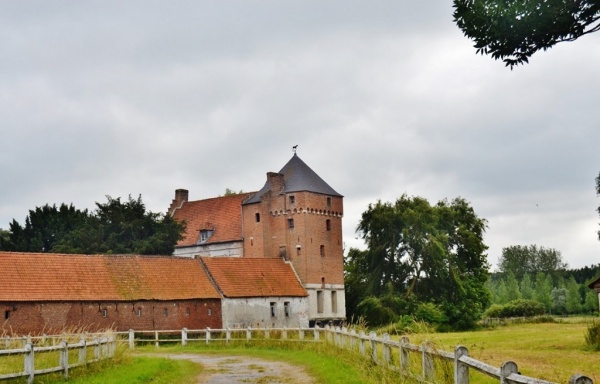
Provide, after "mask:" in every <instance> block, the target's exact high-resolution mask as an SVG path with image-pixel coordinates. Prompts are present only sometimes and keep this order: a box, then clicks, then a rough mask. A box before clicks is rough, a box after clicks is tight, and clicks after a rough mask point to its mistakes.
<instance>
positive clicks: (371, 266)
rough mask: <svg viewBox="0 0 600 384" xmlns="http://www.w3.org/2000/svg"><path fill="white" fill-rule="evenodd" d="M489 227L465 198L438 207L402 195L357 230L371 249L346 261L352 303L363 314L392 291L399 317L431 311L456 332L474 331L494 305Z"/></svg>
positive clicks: (371, 212) (373, 210) (372, 208)
mask: <svg viewBox="0 0 600 384" xmlns="http://www.w3.org/2000/svg"><path fill="white" fill-rule="evenodd" d="M485 227H486V221H485V220H484V219H481V218H479V217H477V215H476V214H475V212H474V210H473V208H472V207H471V206H470V205H469V203H468V202H467V201H465V200H464V199H462V198H456V199H454V200H453V201H452V202H450V203H449V202H448V201H446V200H443V201H440V202H438V203H437V204H436V205H433V206H432V205H430V204H429V202H428V201H427V200H425V199H423V198H420V197H412V198H409V197H407V196H406V195H403V196H401V197H400V198H399V199H397V200H396V202H395V203H393V204H392V203H382V202H381V201H379V202H377V204H375V205H372V204H371V205H369V207H368V209H367V210H366V211H365V212H364V213H363V214H362V219H361V221H360V223H359V225H358V229H357V231H358V233H359V234H360V236H361V237H362V238H363V239H364V240H365V242H366V245H367V249H366V250H364V251H360V250H356V249H351V250H350V252H349V254H348V257H347V259H346V267H345V268H346V287H348V293H349V294H348V298H349V302H358V303H359V304H358V306H360V303H361V302H363V301H364V300H366V299H367V298H370V297H375V298H380V297H383V296H385V295H389V292H390V291H392V292H394V295H396V296H397V297H400V298H401V301H400V302H395V304H394V305H395V306H396V310H395V311H396V312H395V313H396V315H400V313H398V308H403V309H404V310H410V309H414V308H415V306H416V305H418V304H419V303H432V304H435V305H437V306H438V308H440V309H441V310H442V311H443V312H444V314H445V316H446V318H447V320H448V323H449V324H451V325H453V326H455V327H456V328H467V327H470V326H472V325H473V324H474V323H475V321H476V320H478V319H479V317H480V315H481V313H482V312H483V310H484V309H485V308H486V307H487V305H488V304H489V292H488V291H487V289H486V288H485V283H486V281H487V278H488V273H487V270H488V267H489V266H488V264H487V259H486V254H485V251H486V249H487V246H486V245H485V244H484V243H483V233H484V231H485ZM368 320H369V319H368V318H367V321H368Z"/></svg>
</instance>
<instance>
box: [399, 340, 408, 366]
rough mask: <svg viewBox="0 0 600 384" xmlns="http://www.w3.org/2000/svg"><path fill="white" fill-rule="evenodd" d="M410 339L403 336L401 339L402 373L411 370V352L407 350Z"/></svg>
mask: <svg viewBox="0 0 600 384" xmlns="http://www.w3.org/2000/svg"><path fill="white" fill-rule="evenodd" d="M408 344H409V342H408V337H406V336H402V337H401V338H400V370H401V371H402V372H408V370H409V369H410V351H409V349H408V348H407V345H408Z"/></svg>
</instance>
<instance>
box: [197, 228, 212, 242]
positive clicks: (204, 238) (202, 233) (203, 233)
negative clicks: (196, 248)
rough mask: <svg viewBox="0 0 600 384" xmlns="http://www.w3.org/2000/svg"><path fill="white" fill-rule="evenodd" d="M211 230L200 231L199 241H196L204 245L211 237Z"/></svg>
mask: <svg viewBox="0 0 600 384" xmlns="http://www.w3.org/2000/svg"><path fill="white" fill-rule="evenodd" d="M213 232H214V231H213V230H210V229H203V230H201V231H200V240H199V241H198V243H199V244H204V243H206V242H207V241H208V239H210V237H211V236H212V235H213Z"/></svg>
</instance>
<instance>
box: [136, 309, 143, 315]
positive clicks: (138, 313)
mask: <svg viewBox="0 0 600 384" xmlns="http://www.w3.org/2000/svg"><path fill="white" fill-rule="evenodd" d="M137 315H138V317H141V316H142V308H138V310H137Z"/></svg>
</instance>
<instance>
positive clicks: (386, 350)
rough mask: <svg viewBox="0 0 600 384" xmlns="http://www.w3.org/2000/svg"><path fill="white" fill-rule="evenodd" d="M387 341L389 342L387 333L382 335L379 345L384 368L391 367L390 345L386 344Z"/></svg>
mask: <svg viewBox="0 0 600 384" xmlns="http://www.w3.org/2000/svg"><path fill="white" fill-rule="evenodd" d="M389 341H390V335H389V334H387V333H384V334H383V342H382V343H381V352H382V354H383V363H384V364H385V365H386V366H390V365H391V361H390V356H391V355H392V354H391V353H390V345H389V344H388V342H389Z"/></svg>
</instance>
